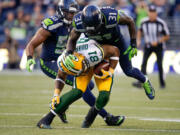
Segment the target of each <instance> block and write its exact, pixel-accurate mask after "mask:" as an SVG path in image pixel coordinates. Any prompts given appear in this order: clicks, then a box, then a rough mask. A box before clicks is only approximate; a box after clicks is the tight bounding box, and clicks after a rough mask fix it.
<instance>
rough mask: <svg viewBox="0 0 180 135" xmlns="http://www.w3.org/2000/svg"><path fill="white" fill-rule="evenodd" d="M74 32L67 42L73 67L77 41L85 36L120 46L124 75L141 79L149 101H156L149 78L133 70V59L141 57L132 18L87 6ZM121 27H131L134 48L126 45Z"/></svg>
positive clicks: (109, 8)
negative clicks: (138, 52)
mask: <svg viewBox="0 0 180 135" xmlns="http://www.w3.org/2000/svg"><path fill="white" fill-rule="evenodd" d="M72 25H73V29H72V31H71V33H70V36H69V38H68V43H67V53H66V64H67V65H69V66H70V67H73V66H74V65H73V63H72V62H71V59H73V55H72V53H73V51H74V50H75V46H76V41H77V39H78V38H79V36H80V34H81V33H84V34H85V36H86V37H88V38H89V39H93V40H95V41H97V42H98V43H100V44H110V45H114V46H116V47H117V48H118V49H119V51H120V57H119V63H120V66H121V68H122V70H123V72H124V73H125V74H126V75H127V76H130V77H133V78H136V79H138V80H139V81H140V82H142V83H143V87H144V89H145V93H146V95H147V96H148V98H149V99H154V97H155V91H154V88H153V87H152V85H151V83H150V81H149V79H148V78H147V77H146V76H144V74H143V73H142V72H140V70H139V69H137V68H133V67H132V64H131V58H132V57H134V55H137V48H136V28H135V24H134V21H133V19H132V18H131V17H129V16H127V15H126V14H124V13H123V12H122V11H117V10H116V9H114V8H112V7H102V8H101V9H100V8H99V7H97V6H95V5H87V6H86V7H85V8H84V9H83V11H81V12H79V13H77V14H76V15H75V16H74V18H73V22H72ZM119 25H127V26H128V28H129V33H130V38H131V40H130V45H126V42H125V40H124V38H123V35H122V34H121V32H120V26H119Z"/></svg>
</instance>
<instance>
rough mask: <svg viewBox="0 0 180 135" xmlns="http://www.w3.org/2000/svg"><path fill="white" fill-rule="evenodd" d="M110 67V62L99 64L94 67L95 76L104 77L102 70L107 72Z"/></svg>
mask: <svg viewBox="0 0 180 135" xmlns="http://www.w3.org/2000/svg"><path fill="white" fill-rule="evenodd" d="M109 67H110V64H109V62H108V61H105V60H103V61H102V62H100V63H99V64H97V65H96V66H95V67H94V74H96V75H99V76H102V72H101V69H104V70H105V71H108V70H109Z"/></svg>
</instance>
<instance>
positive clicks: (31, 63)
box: [26, 56, 36, 72]
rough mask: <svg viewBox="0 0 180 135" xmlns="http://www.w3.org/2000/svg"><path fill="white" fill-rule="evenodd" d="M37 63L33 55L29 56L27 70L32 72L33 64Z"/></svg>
mask: <svg viewBox="0 0 180 135" xmlns="http://www.w3.org/2000/svg"><path fill="white" fill-rule="evenodd" d="M35 64H36V62H35V60H34V59H33V58H32V56H28V57H27V63H26V69H27V71H29V72H32V68H31V66H32V65H35Z"/></svg>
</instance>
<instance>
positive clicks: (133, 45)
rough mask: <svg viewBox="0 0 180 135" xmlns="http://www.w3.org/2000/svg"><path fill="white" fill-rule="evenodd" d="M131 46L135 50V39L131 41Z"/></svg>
mask: <svg viewBox="0 0 180 135" xmlns="http://www.w3.org/2000/svg"><path fill="white" fill-rule="evenodd" d="M131 46H132V47H133V48H136V39H131Z"/></svg>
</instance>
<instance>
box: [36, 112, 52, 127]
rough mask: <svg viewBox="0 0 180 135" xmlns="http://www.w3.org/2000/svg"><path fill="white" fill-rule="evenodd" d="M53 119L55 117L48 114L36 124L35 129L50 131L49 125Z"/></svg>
mask: <svg viewBox="0 0 180 135" xmlns="http://www.w3.org/2000/svg"><path fill="white" fill-rule="evenodd" d="M54 117H55V115H54V114H52V113H51V112H49V113H48V114H47V115H46V116H44V117H43V118H42V119H41V120H40V121H39V122H38V123H37V127H39V128H42V129H51V126H50V124H51V123H52V120H53V119H54Z"/></svg>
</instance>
